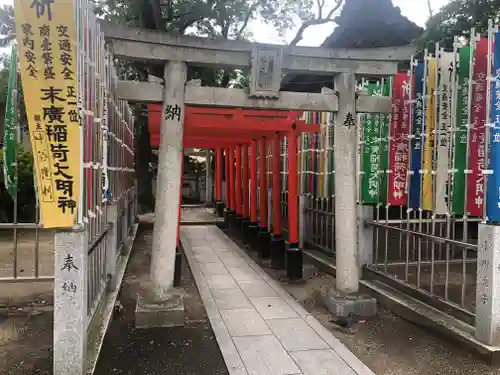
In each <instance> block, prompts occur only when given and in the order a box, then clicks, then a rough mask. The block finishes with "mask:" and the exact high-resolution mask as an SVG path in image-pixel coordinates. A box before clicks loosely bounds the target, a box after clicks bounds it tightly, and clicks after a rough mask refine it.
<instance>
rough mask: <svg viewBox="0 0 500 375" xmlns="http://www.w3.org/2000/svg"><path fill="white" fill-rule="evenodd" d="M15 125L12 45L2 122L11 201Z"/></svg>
mask: <svg viewBox="0 0 500 375" xmlns="http://www.w3.org/2000/svg"><path fill="white" fill-rule="evenodd" d="M18 133H19V126H18V123H17V48H16V45H15V44H12V53H11V57H10V67H9V86H8V91H7V105H6V109H5V120H4V142H3V167H4V179H5V187H6V188H7V191H8V192H9V194H10V196H11V197H12V199H14V196H15V194H16V191H17V173H16V148H17V142H18V139H19V134H18Z"/></svg>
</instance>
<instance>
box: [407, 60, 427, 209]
mask: <svg viewBox="0 0 500 375" xmlns="http://www.w3.org/2000/svg"><path fill="white" fill-rule="evenodd" d="M424 71H425V67H424V64H423V63H421V62H418V63H417V66H416V67H415V91H414V93H413V94H414V98H415V103H414V110H413V126H412V141H411V173H410V187H409V193H410V194H409V195H410V196H409V205H410V208H412V209H414V210H416V209H418V208H420V181H421V175H420V169H421V162H422V156H421V149H422V147H423V145H422V131H423V126H424V97H423V92H424Z"/></svg>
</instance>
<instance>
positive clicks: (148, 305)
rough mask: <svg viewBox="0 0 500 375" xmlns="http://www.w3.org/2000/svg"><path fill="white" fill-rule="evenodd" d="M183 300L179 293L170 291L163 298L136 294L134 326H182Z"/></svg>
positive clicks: (183, 315)
mask: <svg viewBox="0 0 500 375" xmlns="http://www.w3.org/2000/svg"><path fill="white" fill-rule="evenodd" d="M184 317H185V310H184V301H183V297H182V294H181V293H177V292H176V291H174V290H173V291H172V293H171V294H170V295H169V296H168V298H166V299H165V300H162V301H158V300H155V299H154V298H151V296H150V295H146V294H145V295H138V296H137V305H136V307H135V328H153V327H182V326H184Z"/></svg>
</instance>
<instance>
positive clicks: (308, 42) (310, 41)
mask: <svg viewBox="0 0 500 375" xmlns="http://www.w3.org/2000/svg"><path fill="white" fill-rule="evenodd" d="M372 1H377V0H372ZM392 1H393V4H394V5H395V6H398V7H400V8H401V13H402V14H403V15H404V16H406V17H408V18H409V19H410V20H412V21H413V22H415V23H416V24H417V25H419V26H424V24H425V21H426V20H427V18H428V17H429V9H428V7H427V0H392ZM325 2H326V4H327V5H328V4H330V5H333V4H334V3H335V0H326V1H325ZM447 2H448V0H432V1H431V3H432V8H433V11H434V12H436V11H438V10H439V8H441V7H442V6H443V5H445V4H446V3H447ZM13 3H14V1H13V0H0V4H13ZM353 22H355V21H353ZM249 26H250V27H249V30H250V31H251V32H252V33H253V34H254V38H255V39H256V41H258V42H262V43H278V44H282V43H284V42H290V41H291V39H292V38H293V37H294V36H295V33H296V31H297V30H296V29H294V30H290V31H289V32H288V33H287V35H285V38H282V37H280V36H279V35H278V33H277V32H276V30H275V29H274V28H273V27H272V26H271V25H268V24H265V23H263V22H259V21H256V22H252V23H251V24H250V25H249ZM333 28H334V25H333V24H332V23H330V24H325V25H321V26H316V27H309V28H308V29H307V30H306V31H305V33H304V39H303V40H302V41H301V43H299V45H303V46H318V45H320V44H321V43H322V42H323V41H324V40H325V39H326V37H327V36H329V35H330V34H331V33H332V31H333Z"/></svg>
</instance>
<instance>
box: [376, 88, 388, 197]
mask: <svg viewBox="0 0 500 375" xmlns="http://www.w3.org/2000/svg"><path fill="white" fill-rule="evenodd" d="M390 90H391V85H390V82H389V81H387V80H385V81H383V83H382V85H381V87H380V88H379V89H378V91H377V93H376V95H382V96H389V93H390ZM376 116H378V117H379V119H380V120H379V121H380V152H381V154H380V167H379V170H380V189H379V200H380V203H383V204H386V203H387V186H388V174H387V171H388V170H389V117H390V116H389V114H388V113H380V114H377V115H376Z"/></svg>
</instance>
